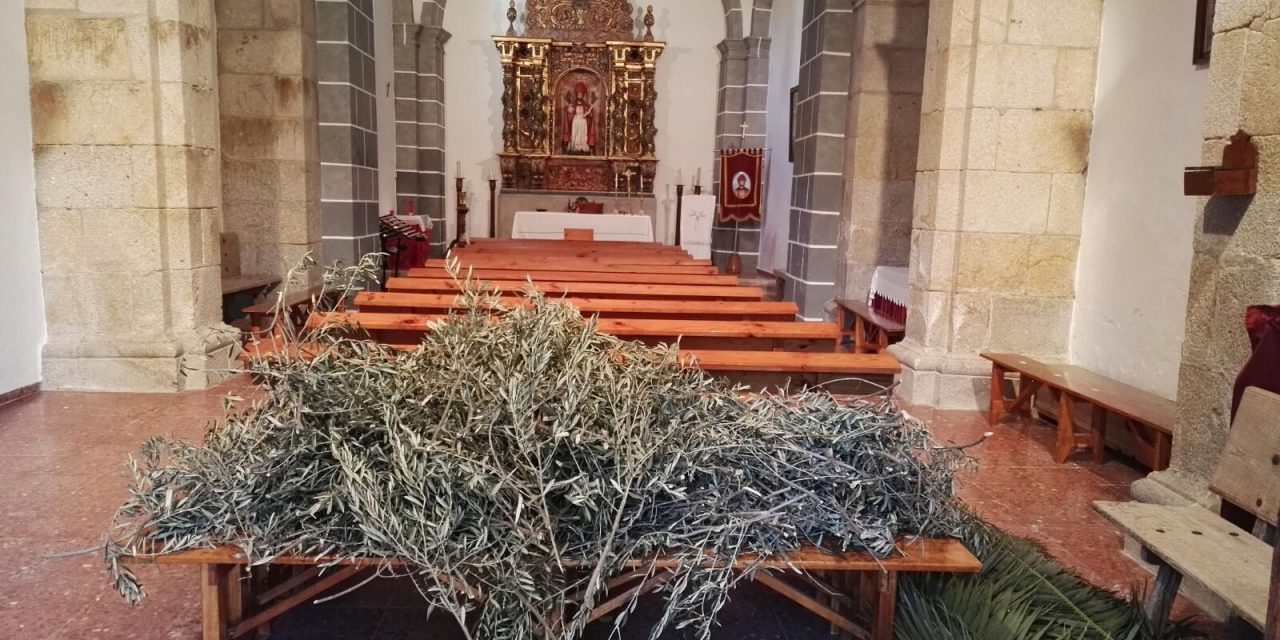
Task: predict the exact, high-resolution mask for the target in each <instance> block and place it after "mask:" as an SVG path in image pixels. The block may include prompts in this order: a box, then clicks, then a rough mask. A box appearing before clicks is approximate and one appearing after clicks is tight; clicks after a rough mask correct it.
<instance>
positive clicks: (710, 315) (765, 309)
mask: <svg viewBox="0 0 1280 640" xmlns="http://www.w3.org/2000/svg"><path fill="white" fill-rule="evenodd" d="M500 300H501V301H502V303H503V304H506V305H508V306H512V307H514V306H517V305H527V304H529V302H528V299H527V298H523V297H518V296H508V297H504V298H501V299H500ZM564 301H565V302H566V303H568V304H571V305H573V306H574V307H577V309H578V310H579V311H581V312H582V314H583V315H587V316H591V315H598V316H600V317H601V318H650V319H654V320H663V319H665V320H677V319H687V320H759V321H771V322H786V321H789V320H794V319H795V316H796V313H798V312H799V310H798V309H797V307H796V304H795V303H794V302H773V301H750V300H748V301H735V300H730V301H723V300H652V299H628V298H565V299H564ZM355 303H356V306H358V307H360V310H361V311H376V312H379V313H448V312H450V311H458V310H460V309H461V308H462V307H461V304H460V301H459V299H458V296H457V295H456V294H452V293H444V294H439V293H376V292H364V293H360V294H357V295H356V298H355Z"/></svg>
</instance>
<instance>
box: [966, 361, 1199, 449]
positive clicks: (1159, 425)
mask: <svg viewBox="0 0 1280 640" xmlns="http://www.w3.org/2000/svg"><path fill="white" fill-rule="evenodd" d="M982 357H983V358H986V359H987V360H990V361H991V412H990V417H989V420H990V423H991V424H992V425H993V426H994V425H995V424H996V423H997V422H999V421H1000V419H1001V418H1003V417H1004V416H1005V414H1007V413H1012V412H1017V411H1029V410H1030V405H1031V403H1032V402H1033V401H1034V398H1035V394H1036V392H1037V391H1039V390H1040V389H1041V388H1046V389H1050V390H1052V391H1055V392H1057V393H1058V396H1059V398H1058V441H1057V444H1056V446H1055V447H1054V452H1053V457H1054V460H1056V461H1057V462H1058V463H1059V464H1061V463H1064V462H1066V461H1067V458H1068V457H1070V456H1071V454H1072V453H1074V452H1075V451H1076V450H1077V449H1080V448H1084V449H1089V450H1091V451H1092V453H1093V459H1094V461H1095V462H1102V460H1103V456H1104V454H1105V445H1106V437H1107V426H1106V425H1107V412H1111V413H1114V414H1115V415H1117V416H1119V417H1120V418H1122V419H1123V420H1124V424H1125V426H1126V428H1127V429H1128V430H1129V432H1130V434H1132V436H1133V443H1134V446H1135V448H1136V451H1135V452H1134V453H1135V455H1136V457H1137V458H1138V459H1139V461H1141V462H1142V463H1143V464H1145V465H1147V466H1148V467H1150V468H1151V469H1153V470H1155V471H1163V470H1164V469H1167V468H1168V467H1169V452H1170V449H1171V447H1172V445H1173V421H1174V412H1175V409H1176V405H1175V404H1174V402H1173V401H1172V400H1168V399H1165V398H1161V397H1160V396H1157V395H1155V394H1154V393H1150V392H1147V391H1143V390H1142V389H1138V388H1137V387H1131V386H1129V385H1127V384H1124V383H1122V382H1119V381H1116V380H1112V379H1111V378H1108V377H1106V376H1102V375H1099V374H1096V373H1094V372H1092V371H1089V370H1088V369H1085V368H1083V367H1077V366H1074V365H1061V364H1046V363H1043V362H1040V361H1038V360H1035V359H1032V358H1028V357H1026V356H1019V355H1014V354H1007V353H984V354H982ZM1010 373H1017V374H1018V375H1019V378H1020V382H1021V383H1020V385H1019V386H1020V388H1019V390H1018V395H1017V397H1016V398H1015V399H1014V400H1013V401H1012V402H1010V401H1009V400H1007V399H1006V398H1005V396H1004V383H1005V377H1006V376H1007V375H1008V374H1010ZM1077 401H1079V402H1085V403H1088V404H1090V405H1092V406H1093V414H1092V419H1091V431H1090V432H1089V433H1085V434H1082V433H1078V432H1077V429H1076V421H1075V403H1076V402H1077Z"/></svg>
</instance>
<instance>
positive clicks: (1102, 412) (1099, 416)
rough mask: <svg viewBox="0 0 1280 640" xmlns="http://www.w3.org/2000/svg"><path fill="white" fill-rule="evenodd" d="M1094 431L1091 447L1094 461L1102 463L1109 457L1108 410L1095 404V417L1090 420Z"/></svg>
mask: <svg viewBox="0 0 1280 640" xmlns="http://www.w3.org/2000/svg"><path fill="white" fill-rule="evenodd" d="M1090 423H1091V424H1090V425H1089V426H1090V427H1091V428H1092V430H1093V431H1092V433H1091V436H1090V438H1089V448H1090V449H1092V450H1093V461H1094V462H1095V463H1097V464H1102V463H1103V462H1104V461H1106V458H1107V410H1106V409H1104V408H1102V407H1100V406H1098V405H1096V404H1095V405H1093V419H1092V420H1090Z"/></svg>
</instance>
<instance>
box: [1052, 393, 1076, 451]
mask: <svg viewBox="0 0 1280 640" xmlns="http://www.w3.org/2000/svg"><path fill="white" fill-rule="evenodd" d="M1075 450H1076V404H1075V401H1074V400H1073V399H1072V398H1071V394H1069V393H1067V392H1066V391H1060V392H1058V444H1057V447H1056V448H1055V449H1054V452H1053V459H1054V461H1055V462H1057V463H1058V464H1062V463H1064V462H1066V461H1067V458H1070V457H1071V454H1072V453H1074V452H1075Z"/></svg>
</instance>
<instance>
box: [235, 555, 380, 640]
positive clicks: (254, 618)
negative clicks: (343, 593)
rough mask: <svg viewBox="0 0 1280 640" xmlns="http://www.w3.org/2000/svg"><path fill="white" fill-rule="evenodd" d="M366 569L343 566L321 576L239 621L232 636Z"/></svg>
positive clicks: (269, 620) (284, 612)
mask: <svg viewBox="0 0 1280 640" xmlns="http://www.w3.org/2000/svg"><path fill="white" fill-rule="evenodd" d="M361 571H364V569H363V568H362V567H354V566H348V567H342V568H340V569H338V570H337V571H335V572H333V573H331V574H329V575H327V576H325V577H323V578H320V579H318V580H316V581H314V582H312V583H310V584H308V585H307V586H305V587H303V588H302V589H301V590H299V591H298V592H297V593H295V594H293V595H291V596H289V597H287V598H283V599H281V600H280V601H279V602H276V603H275V604H273V605H271V606H269V607H267V608H265V609H263V610H261V611H259V612H258V613H255V614H253V615H251V616H249V617H248V618H245V619H244V620H243V621H240V622H237V623H236V624H235V626H233V627H231V638H233V639H234V638H240V637H242V636H244V635H246V634H248V633H249V632H250V631H253V630H254V629H257V628H258V627H261V626H262V625H264V624H267V623H268V622H271V621H272V620H275V619H276V618H279V617H280V616H282V615H284V614H286V613H288V612H289V611H291V610H293V609H294V608H295V607H297V606H298V605H300V604H302V603H304V602H306V601H307V600H310V599H311V598H314V597H316V596H318V595H320V594H322V593H324V592H326V591H328V590H329V589H332V588H333V587H336V586H338V585H339V584H341V583H343V582H346V581H347V580H348V579H350V578H352V577H355V575H356V574H357V573H360V572H361Z"/></svg>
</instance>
